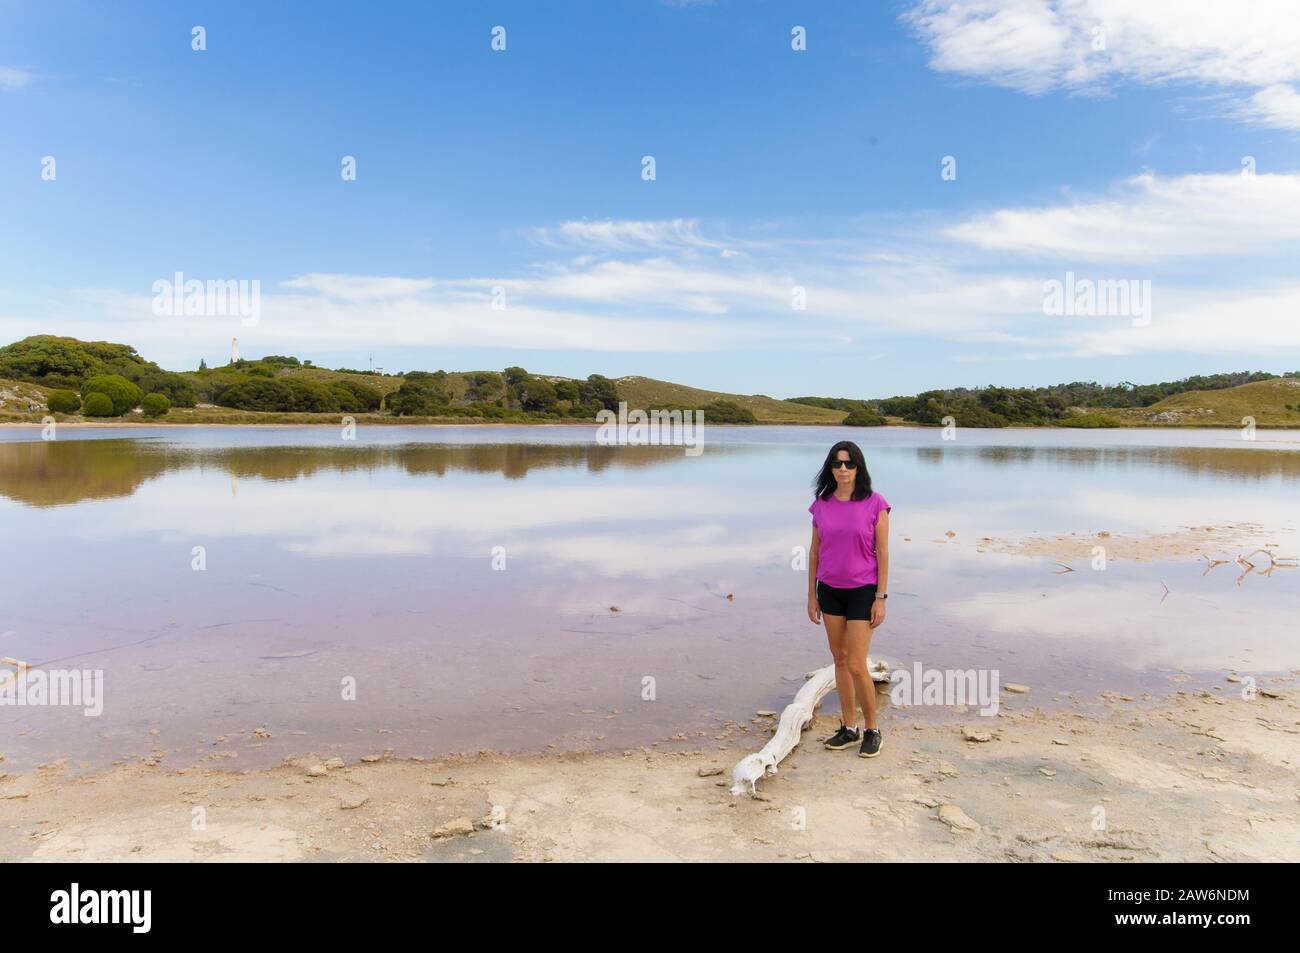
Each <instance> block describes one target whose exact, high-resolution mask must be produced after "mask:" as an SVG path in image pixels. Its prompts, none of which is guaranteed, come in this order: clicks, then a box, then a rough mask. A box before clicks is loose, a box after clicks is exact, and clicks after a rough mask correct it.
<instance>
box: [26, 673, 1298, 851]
mask: <svg viewBox="0 0 1300 953" xmlns="http://www.w3.org/2000/svg"><path fill="white" fill-rule="evenodd" d="M1296 674H1300V673H1296ZM1296 674H1293V675H1292V676H1290V677H1287V678H1284V679H1276V680H1272V681H1270V682H1268V683H1267V684H1264V685H1261V686H1260V688H1261V689H1262V691H1261V692H1260V693H1259V694H1258V695H1256V696H1255V697H1254V698H1251V699H1245V698H1243V697H1242V692H1241V688H1242V686H1241V684H1240V683H1236V682H1230V681H1225V682H1224V684H1223V686H1222V688H1221V690H1217V691H1198V692H1189V693H1178V694H1175V695H1173V696H1171V697H1170V698H1168V699H1166V700H1164V701H1161V702H1155V703H1152V702H1143V701H1140V700H1131V699H1127V698H1125V697H1123V696H1117V695H1109V696H1108V697H1106V698H1105V699H1104V705H1105V708H1104V713H1103V714H1101V715H1100V716H1098V715H1097V714H1095V713H1094V714H1092V715H1085V714H1083V713H1081V712H1079V711H1064V712H1055V713H1044V712H1042V711H1039V710H1036V709H1034V708H1032V702H1031V701H1028V700H1025V699H1029V698H1031V697H1032V692H1031V694H1030V695H1029V696H1007V695H1004V699H1005V704H1004V705H1003V708H1002V711H1001V713H1000V714H999V715H998V716H997V717H995V718H979V717H976V716H975V715H974V714H973V713H972V714H971V715H970V717H969V718H968V719H967V721H966V722H965V723H963V724H933V723H926V724H921V723H919V722H917V721H916V720H915V719H913V718H912V717H910V716H909V714H908V712H907V711H906V710H900V709H889V710H888V712H887V716H886V719H884V720H882V727H883V728H884V731H885V746H884V750H883V751H882V752H881V754H880V756H879V757H877V758H875V759H871V760H866V759H862V758H859V757H857V754H856V751H843V752H830V751H826V750H825V749H823V748H822V747H821V746H820V745H819V744H817V743H816V742H817V740H818V739H819V738H821V737H823V736H824V735H827V734H829V733H830V732H831V731H832V730H833V728H834V725H835V722H834V720H833V719H832V718H830V717H827V716H825V715H822V716H819V717H818V718H817V720H816V723H815V724H814V725H813V727H812V729H810V731H809V732H806V733H805V734H804V742H803V744H802V745H800V746H799V747H798V748H796V749H795V752H794V753H793V754H792V755H791V756H790V758H788V759H787V760H786V762H785V763H784V764H783V765H782V770H781V772H780V774H779V775H777V776H776V777H773V778H769V779H767V780H765V781H763V782H761V783H760V786H759V795H760V796H759V797H758V798H751V797H749V796H747V795H744V796H739V797H737V796H733V795H732V794H730V793H729V790H728V786H729V782H730V779H729V772H730V769H731V767H732V765H733V764H734V763H735V761H736V760H738V759H739V758H740V757H741V756H742V755H743V754H745V753H748V751H749V750H752V748H741V747H737V746H735V745H732V744H726V745H719V746H718V747H717V748H715V749H712V750H696V751H685V752H679V753H667V752H661V751H657V750H656V749H655V748H653V747H651V748H641V749H636V750H633V751H627V752H613V753H607V754H574V755H554V754H551V755H536V756H524V757H505V756H499V755H482V756H478V757H474V758H470V759H465V760H444V761H437V762H434V761H428V762H425V761H416V760H393V759H387V758H384V757H383V756H382V755H377V756H374V758H373V760H372V761H370V762H365V761H363V762H358V763H355V764H348V765H343V764H342V763H341V762H340V763H336V764H335V765H333V766H329V767H326V766H325V765H324V764H323V763H322V762H321V761H320V760H319V759H317V758H314V757H306V758H302V759H297V760H296V761H294V762H291V763H286V764H285V765H284V766H282V767H279V768H276V769H273V770H269V771H250V772H242V773H232V772H223V771H219V770H213V769H211V768H199V767H194V768H188V769H184V770H174V769H169V768H168V766H167V765H166V763H165V762H164V763H158V764H152V765H150V764H143V763H133V764H129V765H123V766H119V767H116V768H112V769H110V770H108V771H105V772H102V773H96V774H89V775H81V776H78V777H75V778H74V777H71V776H70V775H69V773H68V772H67V770H66V767H65V766H64V765H61V764H54V765H46V766H43V767H42V768H40V769H38V770H36V771H33V772H30V773H27V774H22V775H15V776H9V777H5V778H3V779H0V860H4V861H132V860H142V861H143V860H163V861H221V860H268V861H269V860H320V861H330V860H393V861H421V860H424V861H508V860H516V861H572V860H679V861H705V860H736V861H779V860H786V861H801V862H810V861H848V860H856V861H862V860H936V861H962V860H1007V861H1047V862H1070V861H1149V860H1169V861H1250V860H1268V861H1300V705H1298V704H1297V701H1296V699H1297V697H1298V695H1297V687H1300V678H1297V677H1296ZM1013 705H1014V706H1015V707H1014V708H1013V707H1011V706H1013ZM759 723H762V722H761V720H760V721H759ZM966 726H969V727H970V728H973V729H975V730H976V732H978V733H980V737H984V736H985V735H987V736H988V738H989V740H987V741H971V740H967V739H966V737H965V735H966V732H965V730H964V729H965V727H966ZM719 749H720V750H719ZM3 767H4V765H3V764H0V768H3ZM719 772H721V773H719ZM968 828H969V829H968ZM440 835H441V836H440Z"/></svg>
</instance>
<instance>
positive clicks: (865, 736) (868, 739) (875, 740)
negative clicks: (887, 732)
mask: <svg viewBox="0 0 1300 953" xmlns="http://www.w3.org/2000/svg"><path fill="white" fill-rule="evenodd" d="M883 744H884V739H883V738H881V737H880V729H879V728H867V729H866V730H865V731H863V732H862V747H861V748H859V749H858V757H859V758H874V757H875V756H876V755H878V754H880V748H881V745H883Z"/></svg>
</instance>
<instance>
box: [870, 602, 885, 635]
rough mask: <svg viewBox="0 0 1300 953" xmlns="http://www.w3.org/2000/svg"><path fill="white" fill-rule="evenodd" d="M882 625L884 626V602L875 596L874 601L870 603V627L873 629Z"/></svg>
mask: <svg viewBox="0 0 1300 953" xmlns="http://www.w3.org/2000/svg"><path fill="white" fill-rule="evenodd" d="M884 624H885V600H884V599H881V598H880V597H879V596H877V597H876V601H875V602H873V603H871V627H872V628H873V629H874V628H876V627H877V626H881V625H884Z"/></svg>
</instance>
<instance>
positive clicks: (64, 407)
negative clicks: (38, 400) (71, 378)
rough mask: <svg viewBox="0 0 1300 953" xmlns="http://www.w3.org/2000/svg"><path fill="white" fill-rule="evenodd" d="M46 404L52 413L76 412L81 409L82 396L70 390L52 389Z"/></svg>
mask: <svg viewBox="0 0 1300 953" xmlns="http://www.w3.org/2000/svg"><path fill="white" fill-rule="evenodd" d="M45 406H47V407H48V408H49V409H50V413H52V414H75V413H76V412H77V411H78V410H80V409H81V398H80V397H78V396H77V395H76V394H75V393H74V392H72V391H70V390H55V391H50V397H49V400H47V401H46V402H45Z"/></svg>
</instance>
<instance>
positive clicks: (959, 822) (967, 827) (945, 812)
mask: <svg viewBox="0 0 1300 953" xmlns="http://www.w3.org/2000/svg"><path fill="white" fill-rule="evenodd" d="M939 820H941V821H943V822H944V823H945V824H947V825H948V826H949V827H950V828H952V829H953V830H954V831H977V830H979V829H980V826H979V825H978V824H976V823H975V822H974V821H973V820H971V817H970V815H969V814H967V813H966V812H965V811H963V810H962V809H961V808H959V807H958V806H957V805H956V804H943V805H940V807H939Z"/></svg>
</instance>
